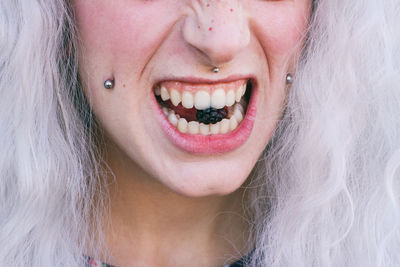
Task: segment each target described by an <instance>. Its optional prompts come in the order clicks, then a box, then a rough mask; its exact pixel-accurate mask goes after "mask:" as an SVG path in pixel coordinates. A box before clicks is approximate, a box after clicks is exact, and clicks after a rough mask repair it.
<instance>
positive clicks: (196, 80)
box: [154, 74, 256, 85]
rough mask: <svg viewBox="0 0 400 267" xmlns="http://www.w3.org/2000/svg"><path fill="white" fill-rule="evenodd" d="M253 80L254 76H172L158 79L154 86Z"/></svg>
mask: <svg viewBox="0 0 400 267" xmlns="http://www.w3.org/2000/svg"><path fill="white" fill-rule="evenodd" d="M243 79H247V80H251V81H252V82H253V81H255V80H256V79H255V77H254V75H248V74H247V75H230V76H228V77H225V78H223V79H218V80H215V79H208V78H201V77H195V76H186V77H179V76H170V77H164V78H162V79H158V80H157V81H156V82H155V83H154V84H155V85H156V84H159V83H161V82H165V81H177V82H185V83H193V84H196V83H197V84H218V83H228V82H233V81H237V80H243Z"/></svg>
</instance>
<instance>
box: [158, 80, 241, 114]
mask: <svg viewBox="0 0 400 267" xmlns="http://www.w3.org/2000/svg"><path fill="white" fill-rule="evenodd" d="M245 92H246V84H242V85H241V86H239V87H238V88H237V89H236V90H233V89H231V90H228V91H225V90H224V89H222V88H219V89H216V90H214V91H213V92H211V94H210V92H208V91H205V90H199V91H197V92H196V93H194V94H193V93H192V92H190V91H183V92H179V91H178V90H176V89H174V88H170V89H169V90H168V89H167V88H166V87H165V86H161V88H160V87H158V88H156V90H155V94H156V95H160V96H161V99H162V100H163V101H167V100H169V99H170V100H171V102H172V104H173V105H174V106H178V105H179V103H182V106H183V107H185V108H187V109H191V108H193V106H194V107H195V108H196V109H200V110H202V109H206V108H209V107H213V108H216V109H221V108H223V107H224V106H228V107H230V106H232V105H233V104H234V103H235V101H236V102H239V101H240V99H241V98H242V96H243V95H244V94H245Z"/></svg>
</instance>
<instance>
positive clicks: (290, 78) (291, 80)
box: [286, 73, 293, 84]
mask: <svg viewBox="0 0 400 267" xmlns="http://www.w3.org/2000/svg"><path fill="white" fill-rule="evenodd" d="M292 82H293V75H292V74H290V73H288V74H286V84H291V83H292Z"/></svg>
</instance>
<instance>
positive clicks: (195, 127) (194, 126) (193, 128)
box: [188, 121, 200, 134]
mask: <svg viewBox="0 0 400 267" xmlns="http://www.w3.org/2000/svg"><path fill="white" fill-rule="evenodd" d="M188 130H189V133H191V134H198V133H199V131H200V124H199V122H198V121H189V124H188Z"/></svg>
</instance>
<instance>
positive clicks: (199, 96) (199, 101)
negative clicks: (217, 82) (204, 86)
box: [194, 91, 211, 109]
mask: <svg viewBox="0 0 400 267" xmlns="http://www.w3.org/2000/svg"><path fill="white" fill-rule="evenodd" d="M210 103H211V97H210V94H209V93H208V92H206V91H198V92H197V93H196V95H195V96H194V106H195V107H196V109H206V108H209V107H210Z"/></svg>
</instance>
